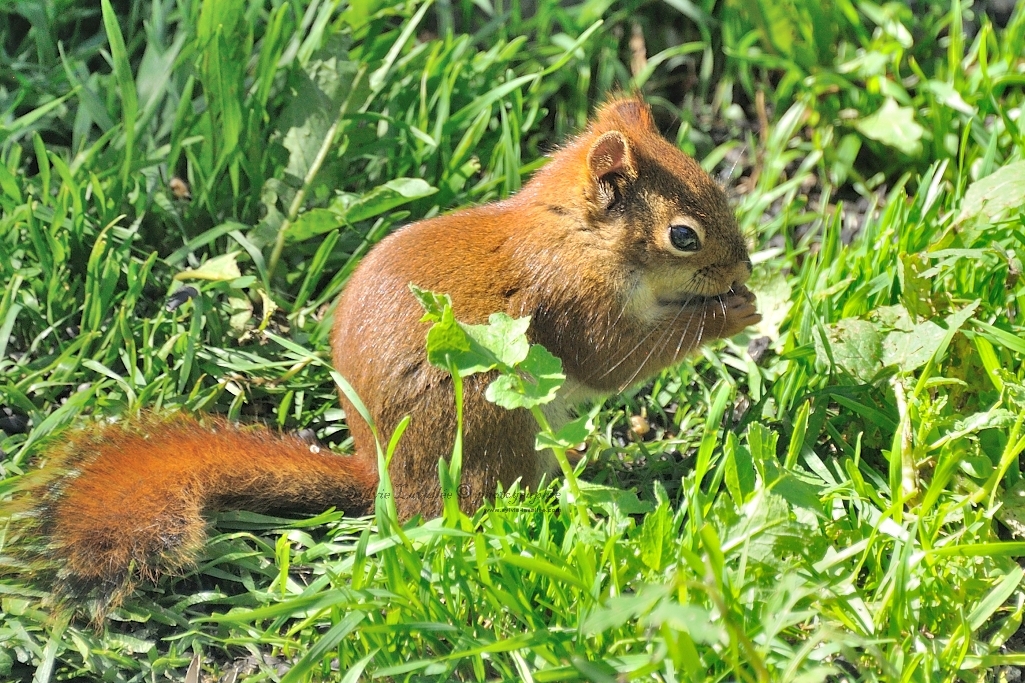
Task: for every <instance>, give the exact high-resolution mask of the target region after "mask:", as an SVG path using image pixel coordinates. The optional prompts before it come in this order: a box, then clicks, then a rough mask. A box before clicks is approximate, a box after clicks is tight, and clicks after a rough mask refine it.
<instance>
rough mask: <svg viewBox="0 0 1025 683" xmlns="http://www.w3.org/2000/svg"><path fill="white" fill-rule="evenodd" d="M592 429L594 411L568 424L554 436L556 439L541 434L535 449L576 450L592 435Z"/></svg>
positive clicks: (543, 433)
mask: <svg viewBox="0 0 1025 683" xmlns="http://www.w3.org/2000/svg"><path fill="white" fill-rule="evenodd" d="M592 429H594V412H593V411H592V412H591V413H588V414H587V415H582V416H580V417H578V418H576V419H575V420H571V421H569V422H567V423H566V424H565V425H563V426H562V428H561V429H559V431H558V432H556V433H555V434H554V438H553V437H552V436H549V435H548V434H546V433H545V432H540V433H539V434H538V435H537V443H536V444H535V446H534V447H535V448H536V449H537V450H539V451H540V450H544V449H545V448H575V447H576V446H577V445H578V444H580V443H582V442H584V441H585V440H586V439H587V437H588V436H590V435H591V430H592Z"/></svg>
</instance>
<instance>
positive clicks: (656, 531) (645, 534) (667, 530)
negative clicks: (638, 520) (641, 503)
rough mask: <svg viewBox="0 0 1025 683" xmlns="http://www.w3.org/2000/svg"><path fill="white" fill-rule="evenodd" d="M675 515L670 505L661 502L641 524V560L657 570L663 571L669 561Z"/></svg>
mask: <svg viewBox="0 0 1025 683" xmlns="http://www.w3.org/2000/svg"><path fill="white" fill-rule="evenodd" d="M674 536H675V534H674V530H673V517H672V515H671V514H670V512H669V505H668V504H667V503H665V502H663V503H662V504H660V505H659V506H658V507H657V508H655V511H654V512H652V513H649V514H647V515H645V517H644V522H643V523H642V524H641V536H640V546H641V562H643V563H644V564H646V565H648V567H650V568H651V569H653V570H655V571H661V570H662V568H663V567H664V566H665V565H666V563H667V562H668V550H669V549H670V548H671V547H672V545H673V538H674Z"/></svg>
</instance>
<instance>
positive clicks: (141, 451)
mask: <svg viewBox="0 0 1025 683" xmlns="http://www.w3.org/2000/svg"><path fill="white" fill-rule="evenodd" d="M47 456H48V461H47V463H46V465H45V466H44V467H43V469H42V470H40V471H39V472H37V473H33V474H30V475H27V476H26V482H27V483H26V484H25V486H24V487H22V490H21V492H20V493H19V494H18V495H17V497H16V498H15V500H14V501H13V503H11V504H9V505H7V506H5V507H6V510H2V511H0V514H4V516H9V517H10V518H11V524H10V526H9V533H8V537H7V543H6V547H5V548H4V550H3V553H4V555H7V556H8V561H10V560H12V559H13V561H14V562H15V563H16V564H18V565H21V566H22V568H23V569H25V570H27V571H29V572H36V573H38V574H39V575H40V576H42V575H45V576H47V577H48V578H49V581H50V583H51V584H52V585H51V590H52V593H53V597H54V599H55V600H56V601H57V602H65V601H68V602H72V603H77V604H82V603H83V602H88V603H91V604H92V607H93V612H94V614H93V616H94V618H102V616H103V613H105V612H106V611H107V609H109V608H111V607H113V606H116V605H117V604H118V603H119V602H120V601H121V600H122V599H123V598H124V596H125V595H126V594H127V593H128V592H130V591H131V590H132V587H133V586H134V584H135V582H136V581H138V580H140V579H141V580H152V579H153V578H155V577H156V576H158V575H160V574H163V573H169V572H175V571H179V570H181V569H182V568H183V567H186V566H188V565H189V564H191V563H193V562H194V561H195V559H196V557H197V555H198V554H199V552H200V550H201V549H202V547H203V542H204V540H205V538H206V522H205V520H204V519H203V513H204V512H209V511H216V510H252V511H268V510H290V511H291V510H301V511H313V512H320V511H323V510H325V509H327V508H329V507H332V506H334V507H337V508H339V509H341V510H344V511H345V512H347V513H350V514H366V513H368V512H370V511H371V510H372V509H373V500H374V495H375V492H376V490H377V480H378V475H377V467H376V463H374V462H372V461H370V459H369V458H363V457H360V456H352V457H346V456H339V455H335V454H333V453H331V452H329V451H327V450H326V449H324V450H323V451H321V450H320V449H318V447H316V446H311V445H310V444H309V443H306V442H304V441H302V440H301V439H299V438H298V437H295V436H289V435H282V434H278V433H276V432H273V431H271V430H270V429H268V428H266V427H240V426H237V425H234V424H232V423H230V422H228V421H227V420H224V419H218V418H214V417H204V418H203V420H202V422H200V421H197V420H196V419H194V418H192V417H188V416H184V415H178V416H173V417H157V416H153V415H150V416H146V417H143V418H142V419H141V420H137V421H131V422H128V423H127V424H120V423H116V424H106V425H102V426H97V427H93V428H88V429H84V430H81V431H78V432H76V433H73V434H72V435H71V436H70V437H68V439H67V440H66V441H64V442H63V443H60V444H58V445H55V446H54V447H52V448H51V449H50V451H49V452H48V453H47Z"/></svg>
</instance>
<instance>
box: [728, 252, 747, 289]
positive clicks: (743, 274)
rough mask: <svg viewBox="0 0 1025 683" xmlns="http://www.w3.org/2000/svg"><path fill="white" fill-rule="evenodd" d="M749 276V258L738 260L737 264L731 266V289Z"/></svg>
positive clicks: (738, 285)
mask: <svg viewBox="0 0 1025 683" xmlns="http://www.w3.org/2000/svg"><path fill="white" fill-rule="evenodd" d="M750 277H751V259H749V258H746V259H744V260H743V261H738V262H737V265H736V266H735V267H734V268H733V284H732V285H731V288H732V289H736V288H737V287H740V286H742V285H743V284H744V283H745V282H747V281H748V279H750Z"/></svg>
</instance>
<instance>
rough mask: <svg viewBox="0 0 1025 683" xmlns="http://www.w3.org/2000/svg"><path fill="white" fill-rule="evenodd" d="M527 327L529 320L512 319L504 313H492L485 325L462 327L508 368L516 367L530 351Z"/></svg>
mask: <svg viewBox="0 0 1025 683" xmlns="http://www.w3.org/2000/svg"><path fill="white" fill-rule="evenodd" d="M528 327H530V318H512V317H510V316H508V315H506V314H505V313H492V314H491V316H490V317H488V324H487V325H464V326H463V328H464V329H465V330H466V333H467V334H469V335H470V336H471V337H473V338H474V340H476V342H477V343H478V344H480V345H481V346H483V347H484V348H486V349H487V350H488V351H490V352H491V353H493V354H494V355H495V358H497V359H498V360H499V361H501V362H502V363H504V364H505V365H508V366H509V367H513V366H515V365H518V364H519V363H521V362H523V360H524V359H525V358H526V357H527V353H528V351H529V350H530V344H529V343H528V342H527V328H528Z"/></svg>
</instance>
